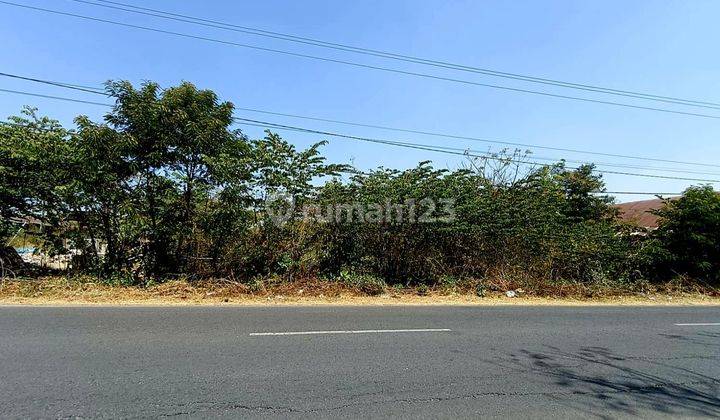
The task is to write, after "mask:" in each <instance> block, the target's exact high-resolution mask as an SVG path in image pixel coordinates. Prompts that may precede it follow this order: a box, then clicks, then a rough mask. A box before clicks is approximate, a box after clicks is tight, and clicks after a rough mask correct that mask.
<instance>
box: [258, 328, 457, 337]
mask: <svg viewBox="0 0 720 420" xmlns="http://www.w3.org/2000/svg"><path fill="white" fill-rule="evenodd" d="M448 331H452V330H451V329H449V328H419V329H412V330H337V331H287V332H256V333H250V335H251V336H263V335H319V334H382V333H412V332H448Z"/></svg>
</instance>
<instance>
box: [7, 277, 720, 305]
mask: <svg viewBox="0 0 720 420" xmlns="http://www.w3.org/2000/svg"><path fill="white" fill-rule="evenodd" d="M497 287H498V286H493V287H492V289H496V288H497ZM588 287H589V286H578V285H572V284H571V285H567V284H563V285H557V287H549V286H545V287H544V288H542V289H540V290H541V291H543V292H548V291H553V292H552V293H549V294H544V295H541V294H539V293H538V292H537V291H529V292H525V291H523V292H521V293H519V294H518V297H515V298H508V297H506V296H505V294H504V292H503V291H493V290H490V291H488V292H487V294H486V296H485V297H482V298H480V297H477V296H475V294H474V288H471V287H470V286H468V285H467V284H464V285H453V286H451V287H444V288H442V289H434V290H428V291H427V292H425V291H423V292H424V294H423V295H422V296H421V295H420V294H419V291H418V290H417V289H414V288H394V287H390V288H388V289H387V291H386V293H384V294H382V295H380V296H373V297H370V296H365V295H363V294H362V293H361V292H359V291H358V290H356V289H355V288H353V287H351V286H348V285H345V284H342V283H337V282H328V281H321V280H317V279H314V280H302V281H295V282H293V283H284V282H276V283H273V282H264V283H256V284H254V285H250V286H249V285H246V284H242V283H236V282H231V281H227V280H215V281H206V282H193V283H189V282H187V281H170V282H166V283H163V284H159V285H152V286H148V287H137V286H113V285H107V284H103V283H99V282H95V281H93V280H92V279H89V278H81V279H70V278H65V277H48V278H41V279H32V280H13V281H7V280H6V281H5V282H4V283H3V284H2V286H1V287H0V304H27V305H73V304H77V305H86V304H99V305H228V304H231V305H233V304H234V305H720V297H718V296H717V295H715V294H708V293H701V292H699V291H696V290H687V288H680V287H678V286H674V285H671V284H668V285H664V286H663V287H661V288H657V287H654V288H647V287H645V289H647V290H641V291H633V292H628V291H623V290H620V291H617V290H616V289H613V292H608V290H605V292H606V293H600V291H601V290H602V287H601V286H594V287H595V288H594V289H588ZM558 288H559V289H558Z"/></svg>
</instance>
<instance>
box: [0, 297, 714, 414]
mask: <svg viewBox="0 0 720 420" xmlns="http://www.w3.org/2000/svg"><path fill="white" fill-rule="evenodd" d="M697 323H701V324H709V325H676V324H697ZM715 323H720V308H667V307H665V308H658V307H655V308H649V307H643V308H632V307H623V308H608V307H592V308H575V307H565V308H550V307H484V308H483V307H350V308H348V307H268V308H247V307H245V308H243V307H65V308H47V307H46V308H42V307H34V308H33V307H0V368H1V369H2V370H1V375H2V376H0V416H2V417H9V418H28V417H30V418H58V417H112V418H117V417H120V418H128V417H131V418H136V417H160V416H163V417H165V416H178V417H181V418H184V417H191V418H206V417H209V416H222V417H233V418H234V417H273V418H274V417H301V418H307V417H312V418H316V417H333V418H336V417H353V418H355V417H373V418H375V417H406V418H418V417H422V418H438V417H440V418H448V417H452V418H455V417H463V418H465V417H478V416H483V417H503V418H506V417H523V418H538V417H541V418H544V417H550V416H552V417H554V418H577V417H578V416H581V417H603V418H616V417H633V416H640V417H644V418H650V417H653V418H657V417H668V418H670V417H673V418H677V417H718V416H720V363H719V362H720V324H715ZM712 324H715V325H712ZM415 329H421V330H423V331H412V330H415ZM364 330H375V331H364ZM377 330H404V331H377ZM408 330H410V331H408ZM447 330H450V331H447ZM335 331H342V332H343V333H335ZM286 332H297V333H304V332H315V333H314V334H295V335H251V334H257V333H286ZM317 332H325V333H323V334H318V333H317Z"/></svg>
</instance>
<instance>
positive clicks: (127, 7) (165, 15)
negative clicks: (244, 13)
mask: <svg viewBox="0 0 720 420" xmlns="http://www.w3.org/2000/svg"><path fill="white" fill-rule="evenodd" d="M71 1H74V2H76V3H83V4H88V5H92V6H97V7H104V8H110V9H115V10H121V11H125V12H129V13H135V14H140V15H145V16H152V17H157V18H161V19H167V20H173V21H177V22H184V23H190V24H194V25H200V26H205V27H210V28H217V29H223V30H227V31H233V32H239V33H244V34H250V35H256V36H262V37H267V38H272V39H280V40H284V41H289V42H295V43H300V44H305V45H313V46H317V47H322V48H330V49H334V50H339V51H345V52H352V53H356V54H363V55H369V56H375V57H381V58H386V59H392V60H397V61H403V62H409V63H414V64H422V65H427V66H432V67H438V68H445V69H451V70H458V71H464V72H470V73H476V74H483V75H488V76H494V77H502V78H507V79H514V80H521V81H525V82H531V83H540V84H545V85H551V86H558V87H563V88H570V89H577V90H583V91H589V92H596V93H602V94H608V95H616V96H623V97H630V98H635V99H643V100H651V101H658V102H665V103H672V104H678V105H685V106H695V107H701V108H709V109H720V103H717V102H708V101H698V100H694V99H683V98H676V97H670V96H662V95H656V94H650V93H643V92H634V91H629V90H620V89H613V88H607V87H602V86H594V85H589V84H581V83H573V82H566V81H561V80H554V79H548V78H542V77H535V76H528V75H522V74H517V73H509V72H503V71H498V70H491V69H485V68H479V67H474V66H467V65H462V64H456V63H450V62H446V61H439V60H432V59H427V58H421V57H415V56H410V55H406V54H398V53H393V52H388V51H381V50H376V49H371V48H363V47H356V46H352V45H347V44H340V43H336V42H329V41H323V40H318V39H313V38H308V37H302V36H297V35H291V34H285V33H280V32H274V31H268V30H264V29H259V28H252V27H248V26H241V25H236V24H232V23H227V22H221V21H218V20H212V19H204V18H198V17H195V16H189V15H183V14H179V13H172V12H168V11H164V10H158V9H151V8H147V7H141V6H136V5H132V4H127V3H121V2H115V1H108V0H96V1H88V0H71Z"/></svg>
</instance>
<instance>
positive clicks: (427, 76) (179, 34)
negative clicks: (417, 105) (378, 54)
mask: <svg viewBox="0 0 720 420" xmlns="http://www.w3.org/2000/svg"><path fill="white" fill-rule="evenodd" d="M0 4H5V5H9V6H14V7H20V8H24V9H30V10H35V11H41V12H45V13H52V14H57V15H62V16H70V17H75V18H78V19H84V20H88V21H95V22H100V23H107V24H111V25H116V26H122V27H126V28H133V29H140V30H144V31H149V32H155V33H161V34H166V35H173V36H177V37H182V38H187V39H195V40H199V41H207V42H213V43H217V44H223V45H230V46H234V47H240V48H248V49H253V50H257V51H264V52H270V53H276V54H283V55H287V56H292V57H300V58H306V59H310V60H317V61H323V62H329V63H336V64H343V65H347V66H352V67H356V68H363V69H370V70H377V71H383V72H388V73H395V74H402V75H406V76H415V77H420V78H425V79H432V80H441V81H446V82H452V83H459V84H463V85H471V86H480V87H488V88H493V89H500V90H506V91H511V92H520V93H528V94H533V95H540V96H546V97H552V98H558V99H569V100H574V101H581V102H587V103H596V104H603V105H612V106H618V107H623V108H632V109H642V110H646V111H657V112H663V113H670V114H677V115H687V116H694V117H701V118H711V119H720V116H718V115H710V114H700V113H695V112H687V111H677V110H671V109H665V108H656V107H650V106H641V105H632V104H627V103H621V102H613V101H605V100H599V99H590V98H581V97H577V96H569V95H559V94H555V93H549V92H541V91H535V90H529V89H521V88H514V87H509V86H500V85H493V84H489V83H480V82H473V81H470V80H463V79H456V78H452V77H444V76H438V75H432V74H427V73H420V72H413V71H408V70H400V69H395V68H390V67H382V66H374V65H370V64H362V63H357V62H353V61H346V60H339V59H334V58H327V57H321V56H315V55H310V54H302V53H296V52H291V51H285V50H278V49H273V48H266V47H260V46H257V45H251V44H243V43H239V42H233V41H227V40H221V39H217V38H210V37H205V36H200V35H191V34H187V33H182V32H175V31H169V30H165V29H158V28H153V27H148V26H141V25H134V24H129V23H122V22H117V21H113V20H108V19H101V18H96V17H91V16H84V15H78V14H75V13H68V12H62V11H58V10H52V9H45V8H41V7H35V6H28V5H23V4H18V3H13V2H9V1H4V0H3V1H0Z"/></svg>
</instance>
